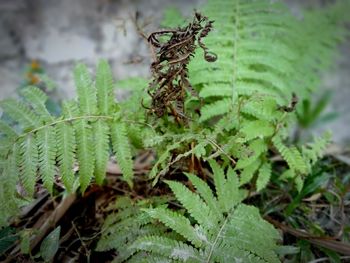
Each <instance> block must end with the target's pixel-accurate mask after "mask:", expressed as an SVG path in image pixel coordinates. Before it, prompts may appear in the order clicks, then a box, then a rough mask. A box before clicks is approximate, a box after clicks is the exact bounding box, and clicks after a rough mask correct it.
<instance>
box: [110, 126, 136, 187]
mask: <svg viewBox="0 0 350 263" xmlns="http://www.w3.org/2000/svg"><path fill="white" fill-rule="evenodd" d="M111 138H112V144H113V150H114V152H115V155H116V158H117V162H118V164H119V166H120V169H121V170H122V172H123V178H124V180H125V181H126V182H127V183H128V184H129V186H130V187H132V185H133V182H132V179H133V176H134V172H133V161H132V155H131V149H130V143H129V139H128V137H127V130H126V127H125V124H124V123H121V122H114V123H113V124H112V125H111Z"/></svg>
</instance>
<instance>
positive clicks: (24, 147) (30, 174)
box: [19, 136, 38, 197]
mask: <svg viewBox="0 0 350 263" xmlns="http://www.w3.org/2000/svg"><path fill="white" fill-rule="evenodd" d="M19 143H20V148H21V150H20V151H21V155H20V160H19V164H20V180H21V182H22V184H23V187H24V189H25V190H26V192H27V194H28V196H30V197H31V196H33V194H34V186H35V182H36V179H37V169H38V148H37V145H36V141H35V138H34V137H33V136H27V138H25V139H23V140H19Z"/></svg>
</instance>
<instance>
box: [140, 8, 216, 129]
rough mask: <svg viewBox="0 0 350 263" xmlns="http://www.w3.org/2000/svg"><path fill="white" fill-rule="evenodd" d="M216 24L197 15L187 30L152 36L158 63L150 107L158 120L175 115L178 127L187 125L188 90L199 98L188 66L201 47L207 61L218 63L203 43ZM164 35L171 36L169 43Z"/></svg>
mask: <svg viewBox="0 0 350 263" xmlns="http://www.w3.org/2000/svg"><path fill="white" fill-rule="evenodd" d="M213 22H214V21H210V20H208V18H207V17H206V16H203V15H201V14H200V13H198V12H196V13H195V17H194V19H193V21H192V22H191V23H189V24H188V25H187V26H186V27H183V28H180V27H179V28H177V29H172V30H163V31H156V32H153V33H152V34H150V36H149V37H148V42H149V43H150V44H151V46H152V47H153V49H154V50H155V54H156V60H155V61H154V62H153V63H152V64H151V71H152V76H153V80H152V82H151V83H150V85H149V88H148V94H149V95H150V96H151V98H152V103H151V106H150V108H148V107H146V108H147V109H149V110H150V112H151V113H153V114H155V115H156V116H157V117H158V118H160V117H162V116H164V115H165V114H168V115H172V116H174V119H175V121H176V122H177V123H178V124H180V125H181V124H184V123H186V120H187V119H188V118H187V117H186V115H185V109H184V103H185V97H186V91H187V90H188V91H190V92H191V94H192V95H194V96H197V97H198V94H196V92H195V91H194V89H193V88H192V87H191V84H190V82H189V79H188V68H187V66H188V63H189V62H190V59H191V57H193V56H194V52H195V49H196V48H197V46H199V47H201V48H202V49H203V51H204V58H205V60H206V61H208V62H214V61H216V59H217V56H216V54H214V53H212V52H210V51H208V48H207V47H206V46H205V45H204V43H203V42H202V39H203V38H204V37H206V36H207V35H208V33H209V31H210V30H211V29H212V24H213ZM161 36H168V40H167V41H165V42H163V43H162V42H161V41H160V39H159V37H161Z"/></svg>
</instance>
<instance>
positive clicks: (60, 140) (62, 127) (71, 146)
mask: <svg viewBox="0 0 350 263" xmlns="http://www.w3.org/2000/svg"><path fill="white" fill-rule="evenodd" d="M56 136H57V162H58V167H59V170H60V172H61V176H62V181H63V184H64V186H65V187H66V189H67V190H68V192H71V191H72V190H73V188H72V186H73V183H74V171H73V165H74V161H75V158H74V156H75V154H74V153H75V148H76V142H75V134H74V128H73V127H72V125H70V124H67V125H66V124H63V123H60V124H58V125H57V126H56Z"/></svg>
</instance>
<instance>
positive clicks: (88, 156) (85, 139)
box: [74, 120, 95, 192]
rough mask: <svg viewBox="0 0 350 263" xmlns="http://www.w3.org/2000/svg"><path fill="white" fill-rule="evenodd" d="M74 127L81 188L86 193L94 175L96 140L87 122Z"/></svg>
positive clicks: (82, 121) (80, 122) (83, 121)
mask: <svg viewBox="0 0 350 263" xmlns="http://www.w3.org/2000/svg"><path fill="white" fill-rule="evenodd" d="M74 127H75V136H76V142H77V159H78V163H79V181H80V187H81V191H82V192H85V190H86V188H87V187H88V185H89V183H90V181H91V179H92V177H93V174H94V167H95V155H94V138H93V134H92V129H91V126H90V125H89V124H88V123H87V122H86V121H85V120H79V121H77V122H75V125H74Z"/></svg>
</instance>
